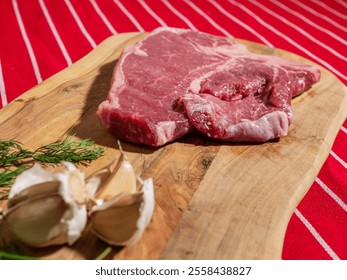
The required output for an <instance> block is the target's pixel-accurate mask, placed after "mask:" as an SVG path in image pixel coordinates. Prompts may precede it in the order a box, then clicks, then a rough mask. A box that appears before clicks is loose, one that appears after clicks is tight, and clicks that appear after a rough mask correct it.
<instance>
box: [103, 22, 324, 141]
mask: <svg viewBox="0 0 347 280" xmlns="http://www.w3.org/2000/svg"><path fill="white" fill-rule="evenodd" d="M319 76H320V72H319V70H318V68H316V67H314V66H307V65H303V64H301V63H296V62H292V61H289V60H285V59H281V58H277V57H274V56H261V55H255V54H251V53H250V52H248V50H247V49H246V47H244V46H243V45H241V44H237V43H235V42H233V41H231V40H229V39H227V38H224V37H219V36H213V35H209V34H206V33H202V32H196V31H191V30H185V29H175V28H158V29H156V30H154V31H153V32H151V33H150V34H149V35H148V36H146V37H145V38H144V39H143V40H141V41H140V42H138V43H137V44H135V45H132V46H129V47H127V48H126V49H125V50H124V51H123V54H122V55H121V57H120V58H119V61H118V63H117V65H116V67H115V70H114V74H113V79H112V86H111V89H110V92H109V94H108V98H107V100H106V101H104V102H103V103H102V104H100V106H99V109H98V112H97V114H98V116H99V118H100V120H101V122H102V123H103V125H104V126H105V127H106V128H107V129H108V130H109V131H110V132H111V133H113V134H114V135H115V136H116V137H117V138H119V139H121V140H126V141H129V142H134V143H141V144H146V145H150V146H161V145H164V144H166V143H168V142H171V141H173V140H175V139H177V138H180V137H182V136H183V135H185V134H187V133H188V132H189V131H191V130H192V129H194V127H195V128H197V129H198V130H199V131H201V132H202V133H204V134H206V135H208V136H210V137H213V138H215V139H220V140H227V141H255V142H264V141H267V140H270V139H273V138H276V137H280V136H283V135H286V134H287V131H288V125H289V124H290V122H291V119H292V110H291V105H290V102H291V98H292V97H293V96H295V95H297V94H299V93H301V92H303V91H305V90H306V89H308V88H309V87H311V86H312V84H313V83H315V82H316V81H318V80H319Z"/></svg>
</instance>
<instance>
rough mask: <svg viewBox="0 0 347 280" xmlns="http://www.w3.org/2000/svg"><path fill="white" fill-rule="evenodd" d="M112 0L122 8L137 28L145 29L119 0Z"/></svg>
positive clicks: (142, 30)
mask: <svg viewBox="0 0 347 280" xmlns="http://www.w3.org/2000/svg"><path fill="white" fill-rule="evenodd" d="M113 2H114V3H115V4H116V5H117V6H118V7H119V8H120V9H121V10H122V12H123V13H124V14H125V15H126V16H127V17H128V19H129V20H130V21H131V22H132V23H133V24H134V25H135V26H136V28H137V30H139V31H141V32H144V31H145V30H144V29H143V27H142V26H141V24H140V23H139V22H138V21H137V20H136V19H135V17H134V16H133V15H132V14H131V13H130V12H129V11H128V10H127V8H125V7H124V5H123V4H122V3H121V2H120V1H119V0H113Z"/></svg>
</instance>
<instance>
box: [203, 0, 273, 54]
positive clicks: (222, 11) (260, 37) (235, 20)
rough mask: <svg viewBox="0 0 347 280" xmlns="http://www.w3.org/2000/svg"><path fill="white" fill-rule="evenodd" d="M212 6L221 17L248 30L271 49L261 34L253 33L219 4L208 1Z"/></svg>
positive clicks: (253, 31)
mask: <svg viewBox="0 0 347 280" xmlns="http://www.w3.org/2000/svg"><path fill="white" fill-rule="evenodd" d="M208 1H209V2H210V3H211V4H212V5H213V6H215V7H216V8H217V9H218V10H219V11H220V12H221V13H222V14H223V15H225V16H226V17H228V18H229V19H230V20H232V21H234V22H236V23H237V24H238V25H240V26H242V27H243V28H244V29H246V30H248V31H249V32H250V33H252V34H253V35H255V36H256V37H258V38H259V39H260V40H261V41H262V42H263V43H264V44H265V45H267V46H269V47H273V45H272V44H271V43H270V42H269V41H268V40H266V39H265V38H264V37H263V36H262V35H261V34H259V33H258V32H257V31H255V30H254V29H253V28H252V27H250V26H249V25H247V24H245V23H244V22H243V21H242V20H239V19H238V18H237V17H234V16H233V15H231V14H230V13H229V12H227V11H226V10H225V9H224V8H223V7H222V6H221V5H220V4H218V3H217V2H216V1H215V0H208Z"/></svg>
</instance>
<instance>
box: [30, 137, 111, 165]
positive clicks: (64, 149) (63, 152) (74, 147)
mask: <svg viewBox="0 0 347 280" xmlns="http://www.w3.org/2000/svg"><path fill="white" fill-rule="evenodd" d="M104 152H105V149H104V148H102V147H96V146H95V144H94V142H93V141H91V140H89V139H83V140H80V141H73V140H72V136H68V137H67V138H66V139H65V140H63V141H59V142H55V143H53V144H48V145H45V146H42V147H40V148H38V149H37V150H36V151H35V152H34V153H33V155H32V157H33V159H35V160H37V161H40V162H42V163H59V162H61V161H69V162H73V163H84V162H86V161H87V162H88V161H91V160H95V159H97V158H99V157H101V156H102V155H103V154H104Z"/></svg>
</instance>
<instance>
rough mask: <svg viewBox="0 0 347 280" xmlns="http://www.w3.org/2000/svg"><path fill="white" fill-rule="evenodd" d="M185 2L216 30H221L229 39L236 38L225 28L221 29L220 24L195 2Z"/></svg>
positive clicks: (188, 0) (187, 0)
mask: <svg viewBox="0 0 347 280" xmlns="http://www.w3.org/2000/svg"><path fill="white" fill-rule="evenodd" d="M184 2H186V3H187V4H188V5H189V6H190V7H191V8H192V9H193V10H194V11H195V12H197V13H198V14H199V15H200V16H202V17H203V18H204V19H206V20H207V21H208V22H209V23H210V24H211V25H212V26H213V27H214V28H215V29H217V30H219V31H220V32H222V33H223V34H224V35H225V36H227V37H230V38H234V36H232V35H231V34H230V33H229V32H228V31H226V30H225V29H224V28H223V27H221V26H220V25H219V24H218V23H216V22H215V21H214V20H213V19H212V18H211V17H210V16H209V15H208V14H206V13H205V12H204V11H202V10H201V9H200V8H199V7H198V6H196V5H195V4H194V3H193V2H190V0H184Z"/></svg>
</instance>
